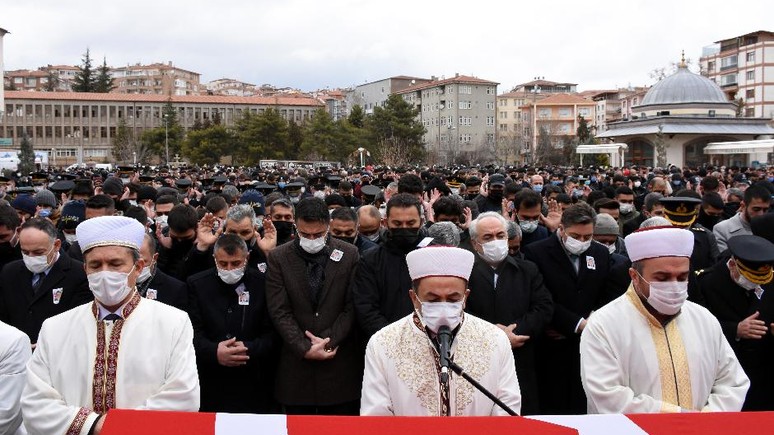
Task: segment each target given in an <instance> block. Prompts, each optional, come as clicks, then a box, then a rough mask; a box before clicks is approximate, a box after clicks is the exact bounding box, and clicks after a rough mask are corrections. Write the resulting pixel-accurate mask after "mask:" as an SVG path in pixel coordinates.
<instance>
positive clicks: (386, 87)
mask: <svg viewBox="0 0 774 435" xmlns="http://www.w3.org/2000/svg"><path fill="white" fill-rule="evenodd" d="M433 80H437V79H436V78H435V77H433V78H432V79H423V78H421V77H411V76H395V77H388V78H386V79H382V80H377V81H374V82H370V83H365V84H362V85H360V86H356V87H355V88H354V89H352V90H351V91H350V92H348V93H347V102H346V105H347V107H348V108H349V109H351V108H352V107H354V106H355V105H359V106H360V107H362V108H363V110H364V111H365V113H366V114H367V115H368V114H371V113H374V107H383V106H384V103H385V102H386V101H387V97H389V96H390V95H392V94H395V93H399V92H401V91H403V90H404V89H407V88H409V87H410V86H419V85H422V84H425V83H429V82H430V81H433ZM348 114H349V113H347V115H348Z"/></svg>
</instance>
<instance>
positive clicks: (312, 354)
mask: <svg viewBox="0 0 774 435" xmlns="http://www.w3.org/2000/svg"><path fill="white" fill-rule="evenodd" d="M304 332H305V334H306V337H307V338H308V339H309V340H310V341H311V342H312V347H311V348H310V349H309V350H307V351H306V354H305V355H304V358H306V359H312V360H318V361H323V360H326V359H331V358H333V357H335V356H336V351H337V350H338V349H339V348H338V347H337V348H334V349H328V348H327V346H328V343H330V342H331V339H330V337H328V338H320V337H317V336H316V335H314V334H312V333H311V332H309V331H304Z"/></svg>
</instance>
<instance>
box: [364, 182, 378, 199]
mask: <svg viewBox="0 0 774 435" xmlns="http://www.w3.org/2000/svg"><path fill="white" fill-rule="evenodd" d="M381 191H382V189H380V188H378V187H376V186H374V185H373V184H368V185H365V186H363V187H362V188H360V192H361V193H362V194H363V195H366V196H373V197H376V195H378V194H379V192H381Z"/></svg>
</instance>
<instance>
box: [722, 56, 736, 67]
mask: <svg viewBox="0 0 774 435" xmlns="http://www.w3.org/2000/svg"><path fill="white" fill-rule="evenodd" d="M737 59H738V56H737V55H733V56H727V57H724V58H723V59H720V70H721V71H722V70H724V69H729V68H736V65H737Z"/></svg>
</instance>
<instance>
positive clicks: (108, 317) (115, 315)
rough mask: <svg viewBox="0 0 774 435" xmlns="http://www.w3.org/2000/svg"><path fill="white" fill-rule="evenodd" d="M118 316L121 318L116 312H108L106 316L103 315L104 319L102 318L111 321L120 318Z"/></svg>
mask: <svg viewBox="0 0 774 435" xmlns="http://www.w3.org/2000/svg"><path fill="white" fill-rule="evenodd" d="M120 318H121V316H119V315H118V314H116V313H110V314H108V315H107V316H105V319H104V320H107V321H111V322H112V321H114V320H118V319H120Z"/></svg>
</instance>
